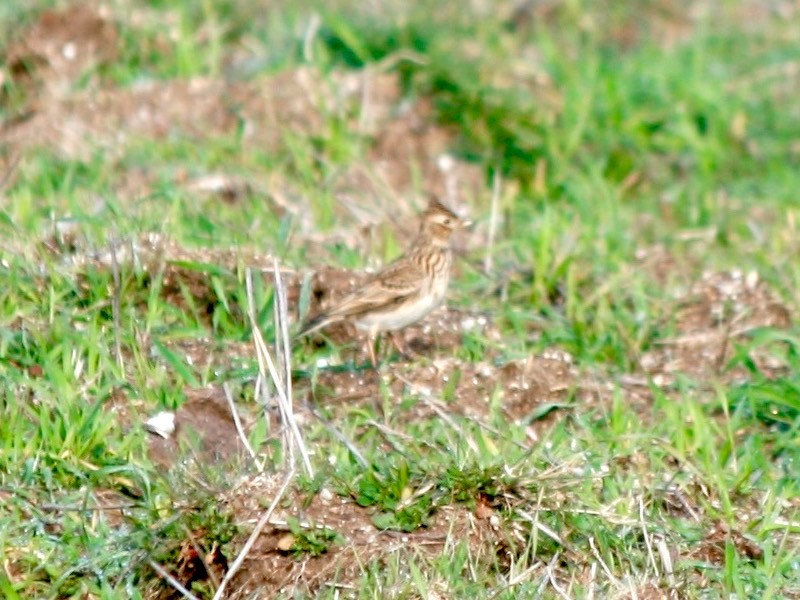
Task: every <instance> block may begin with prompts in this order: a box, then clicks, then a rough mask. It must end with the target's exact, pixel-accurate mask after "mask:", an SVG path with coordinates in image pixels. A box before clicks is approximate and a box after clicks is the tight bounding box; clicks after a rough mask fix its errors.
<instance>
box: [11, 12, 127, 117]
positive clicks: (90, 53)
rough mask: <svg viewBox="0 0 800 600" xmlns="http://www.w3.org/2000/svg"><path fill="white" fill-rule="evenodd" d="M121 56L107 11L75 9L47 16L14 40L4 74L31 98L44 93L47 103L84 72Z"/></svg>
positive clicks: (115, 32)
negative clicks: (49, 98)
mask: <svg viewBox="0 0 800 600" xmlns="http://www.w3.org/2000/svg"><path fill="white" fill-rule="evenodd" d="M118 51H119V33H118V32H117V28H116V25H115V24H114V23H113V22H112V21H111V19H110V18H109V15H108V13H107V11H105V10H103V9H100V10H97V9H95V8H94V7H91V6H88V5H85V4H75V5H73V6H70V7H68V8H64V9H58V10H56V9H52V10H46V11H44V12H43V13H42V14H41V15H40V16H39V18H38V20H37V21H36V22H35V23H33V25H31V26H30V27H29V28H28V29H26V30H25V31H23V32H22V33H21V35H19V36H18V37H17V38H16V39H14V40H12V41H11V43H10V44H8V46H6V48H5V54H6V69H7V70H8V74H9V76H10V77H11V79H12V80H13V82H14V84H15V85H17V86H20V87H22V88H24V89H26V90H27V91H28V94H29V95H31V96H32V97H33V98H35V93H38V94H43V95H44V98H42V101H44V100H46V99H47V98H48V97H52V96H64V95H66V94H67V93H68V92H69V90H70V88H71V87H72V85H73V84H74V83H75V82H76V81H77V80H78V79H79V77H80V76H81V75H82V74H83V73H85V72H86V71H88V70H90V69H92V68H94V67H96V66H97V65H99V64H104V63H109V62H112V61H113V60H114V59H115V58H116V56H117V53H118ZM34 102H35V104H34V106H36V105H41V102H36V101H34ZM34 110H35V109H34Z"/></svg>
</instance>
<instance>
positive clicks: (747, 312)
mask: <svg viewBox="0 0 800 600" xmlns="http://www.w3.org/2000/svg"><path fill="white" fill-rule="evenodd" d="M676 321H677V329H678V332H679V334H678V335H677V336H676V337H674V338H672V339H668V340H663V341H662V342H661V344H660V347H659V348H657V349H655V350H653V351H651V352H648V353H647V354H645V355H644V356H643V357H642V360H641V363H642V366H643V368H644V369H645V370H646V371H647V373H648V374H650V375H652V376H654V377H655V376H657V377H658V378H659V382H660V383H664V384H666V383H669V382H670V381H671V380H672V379H673V378H674V376H675V375H677V374H679V373H681V374H685V375H690V376H693V377H696V378H698V379H699V380H701V381H708V380H709V379H716V378H719V377H723V378H725V379H729V380H730V379H735V378H737V377H741V376H743V375H744V373H742V372H740V371H739V370H736V369H734V370H728V371H726V372H723V371H724V369H725V367H726V365H727V362H728V360H729V359H730V358H731V357H732V356H733V352H734V346H735V345H736V344H737V343H743V342H744V340H745V337H746V336H747V334H749V333H750V332H752V331H754V330H756V329H758V328H761V327H775V328H786V327H788V326H789V325H790V324H791V313H790V311H789V308H788V307H787V306H786V305H784V304H783V303H782V302H781V301H780V300H779V299H778V298H777V296H776V295H775V294H774V293H773V292H772V290H771V289H770V288H769V286H768V285H767V284H766V283H765V282H764V281H762V280H761V279H760V277H759V276H758V273H756V272H755V271H752V272H750V273H743V272H741V271H737V270H734V271H730V272H724V273H707V274H705V275H704V276H703V278H702V279H701V280H700V281H698V282H697V283H695V284H694V285H693V286H692V287H691V288H690V289H689V291H688V292H687V294H686V295H685V297H684V298H683V299H682V300H681V301H680V305H679V309H678V313H677V315H676ZM751 358H752V359H753V360H754V362H755V364H756V365H757V366H758V367H759V368H760V369H761V370H762V371H764V372H765V373H768V374H777V373H779V372H780V371H781V369H782V368H783V365H781V364H779V363H777V362H776V361H775V359H774V358H773V357H772V356H770V355H767V354H763V353H760V352H758V351H754V352H753V353H752V355H751Z"/></svg>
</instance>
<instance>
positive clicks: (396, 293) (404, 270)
mask: <svg viewBox="0 0 800 600" xmlns="http://www.w3.org/2000/svg"><path fill="white" fill-rule="evenodd" d="M424 282H425V274H424V273H423V272H422V270H421V269H420V268H419V267H417V266H416V265H415V264H414V263H409V262H400V263H395V264H390V265H388V266H387V267H386V268H385V269H384V270H382V271H380V272H379V273H376V274H375V275H373V276H372V277H371V278H370V279H369V280H368V281H367V282H366V283H365V284H364V286H363V287H362V288H361V289H359V290H358V291H357V292H355V293H354V294H351V295H350V296H348V297H347V298H345V299H344V300H342V302H341V303H340V304H339V305H338V306H336V307H334V308H333V309H331V310H330V312H329V314H330V315H331V316H334V315H342V316H345V315H348V316H355V315H359V314H363V313H365V312H370V311H373V310H380V309H381V308H383V307H386V306H390V305H392V304H398V303H401V302H403V301H404V300H406V299H407V298H409V297H411V296H414V295H416V294H418V293H420V292H421V291H422V287H423V285H424Z"/></svg>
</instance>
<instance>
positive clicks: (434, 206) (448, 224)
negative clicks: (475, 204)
mask: <svg viewBox="0 0 800 600" xmlns="http://www.w3.org/2000/svg"><path fill="white" fill-rule="evenodd" d="M469 225H471V223H470V222H469V221H466V220H464V219H462V218H461V217H459V216H458V215H457V214H455V213H454V212H453V211H452V210H450V209H449V208H447V207H446V206H445V205H444V204H442V203H441V202H439V201H438V200H433V199H432V200H431V201H430V202H429V203H428V207H427V208H426V209H425V212H424V213H422V222H421V223H420V234H422V235H426V236H428V237H430V238H431V239H432V241H433V243H434V244H435V245H437V246H447V244H448V243H449V242H450V236H452V235H453V232H454V231H455V230H456V229H461V228H463V227H469Z"/></svg>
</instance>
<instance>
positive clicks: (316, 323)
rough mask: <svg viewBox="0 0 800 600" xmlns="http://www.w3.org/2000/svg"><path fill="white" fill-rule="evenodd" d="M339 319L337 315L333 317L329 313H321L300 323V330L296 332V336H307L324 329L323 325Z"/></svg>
mask: <svg viewBox="0 0 800 600" xmlns="http://www.w3.org/2000/svg"><path fill="white" fill-rule="evenodd" d="M336 320H337V319H336V318H335V317H331V316H330V315H329V314H328V313H320V314H318V315H317V316H316V317H314V318H313V319H309V320H307V321H304V322H303V324H302V325H300V331H298V332H297V333H296V334H294V337H296V338H300V337H305V336H307V335H310V334H312V333H314V332H315V331H318V330H319V329H322V328H323V327H325V326H327V325H330V324H331V323H333V322H334V321H336Z"/></svg>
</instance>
